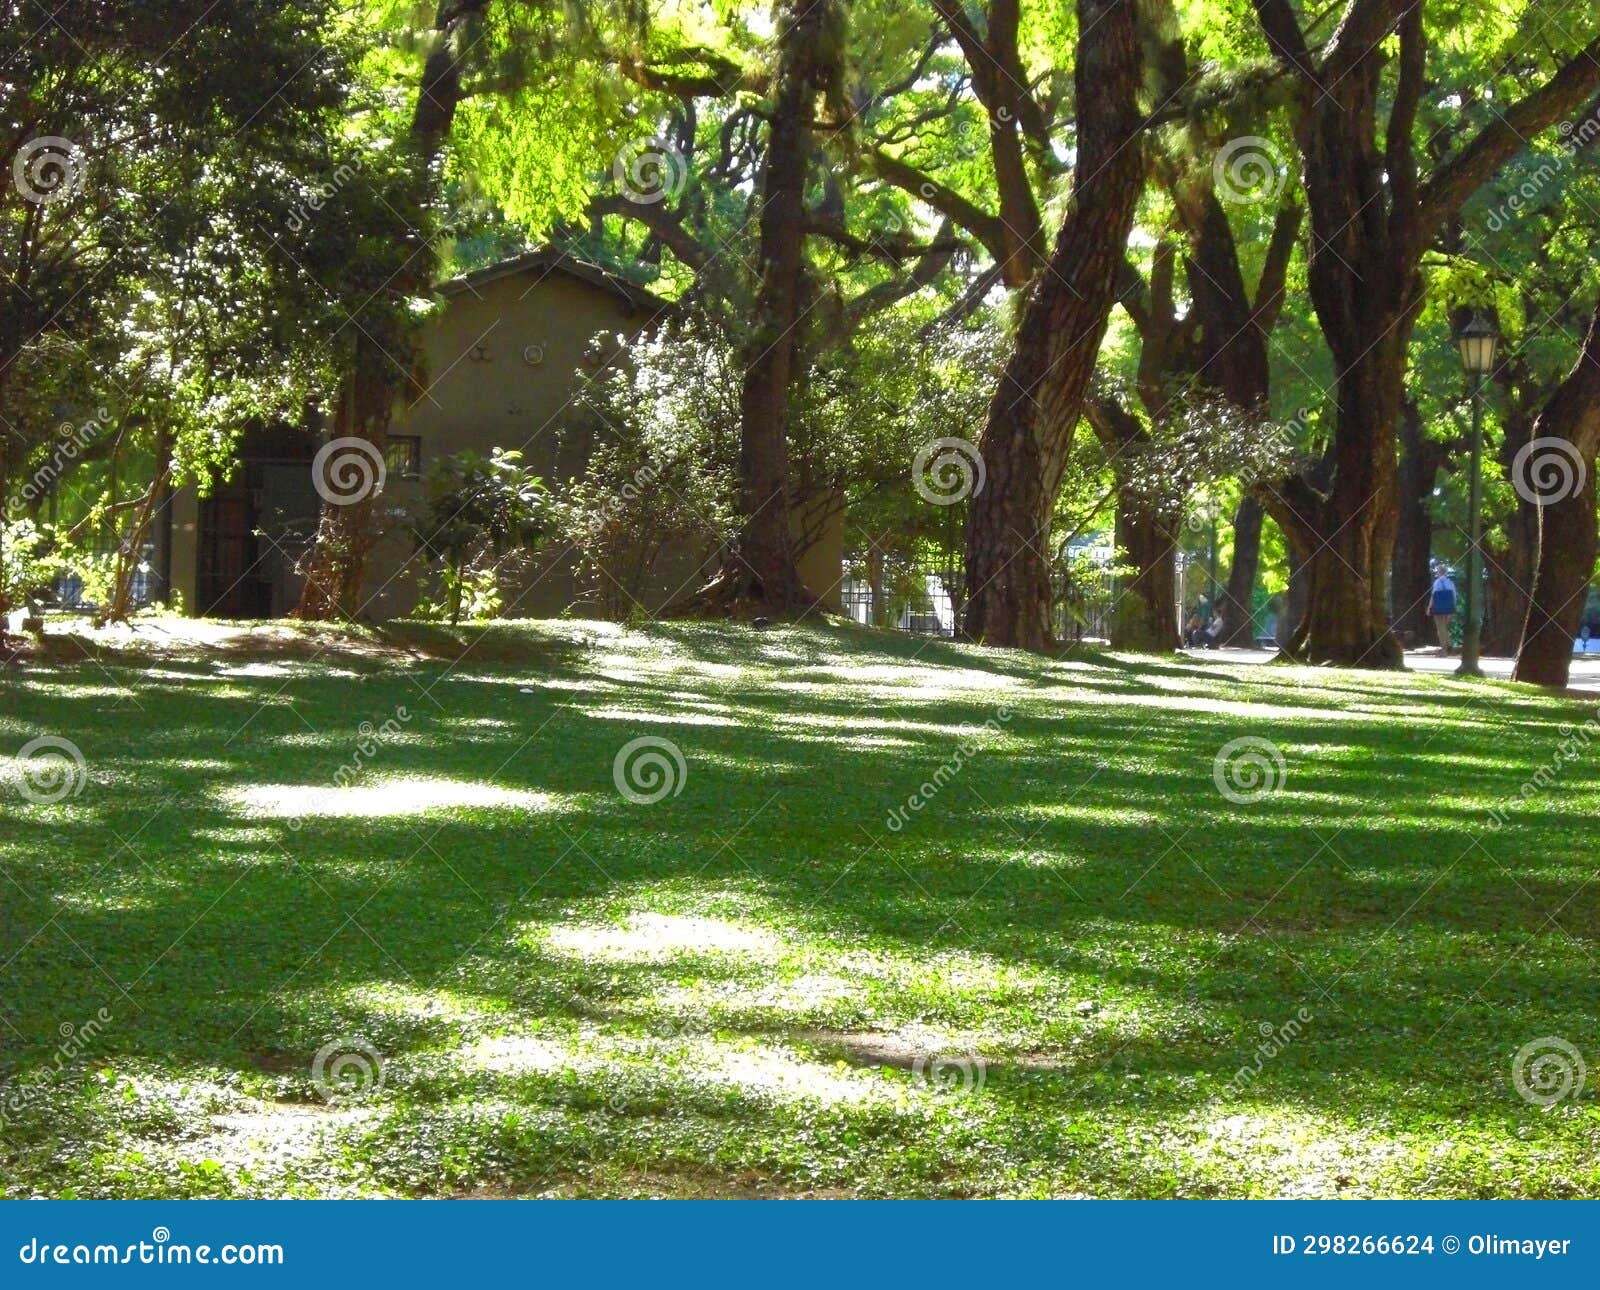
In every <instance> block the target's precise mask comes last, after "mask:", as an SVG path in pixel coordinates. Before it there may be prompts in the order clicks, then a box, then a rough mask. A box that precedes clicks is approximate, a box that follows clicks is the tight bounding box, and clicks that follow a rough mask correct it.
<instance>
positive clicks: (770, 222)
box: [723, 0, 843, 614]
mask: <svg viewBox="0 0 1600 1290" xmlns="http://www.w3.org/2000/svg"><path fill="white" fill-rule="evenodd" d="M842 19H843V11H842V9H841V7H840V5H839V4H838V3H837V2H836V0H814V3H811V4H810V5H809V6H805V7H801V6H799V5H796V6H793V7H791V8H788V9H786V10H784V11H783V12H782V13H780V15H779V19H778V23H779V33H780V34H779V54H778V78H777V89H776V102H775V103H774V104H773V110H772V116H771V119H770V121H769V134H768V140H767V156H766V162H765V164H764V166H763V167H762V174H761V219H760V274H761V285H760V290H759V294H758V296H757V300H756V320H757V321H756V327H755V332H754V335H753V336H752V338H751V340H750V345H749V349H748V352H747V355H746V366H745V372H744V386H743V389H742V391H741V394H740V405H739V408H740V423H741V425H740V444H739V505H740V510H741V513H742V515H743V518H744V527H743V529H742V530H741V532H740V535H739V543H738V550H737V552H736V554H735V560H736V564H735V565H734V567H733V568H731V569H729V570H726V571H725V572H724V574H723V579H724V580H726V581H730V582H731V583H732V585H733V587H735V588H737V592H736V594H734V595H733V596H732V599H734V600H748V601H754V602H755V603H757V604H759V605H760V606H762V607H764V608H765V609H766V610H767V611H769V612H772V613H777V614H788V613H793V612H796V611H800V610H804V609H807V608H809V607H810V606H811V605H812V603H813V602H814V599H815V598H814V597H813V596H812V595H811V594H810V593H809V592H808V591H807V590H806V588H805V586H804V584H803V583H802V582H801V581H800V574H799V572H798V570H797V569H796V567H795V553H794V547H793V541H792V538H791V535H790V529H789V441H788V434H787V425H788V409H789V391H790V386H791V384H792V383H793V380H794V375H795V366H796V358H797V353H798V349H799V336H798V334H797V333H798V330H799V327H800V314H801V294H802V291H803V290H804V274H805V237H806V234H805V188H806V171H807V167H808V164H809V161H810V155H811V152H812V128H811V120H812V115H813V113H814V111H815V104H816V101H817V98H818V96H819V95H820V94H822V93H823V92H824V91H826V90H827V89H828V88H829V87H831V86H832V85H833V84H834V82H835V81H836V80H837V78H838V75H839V68H840V59H841V58H842V56H843V33H842V30H841V26H842Z"/></svg>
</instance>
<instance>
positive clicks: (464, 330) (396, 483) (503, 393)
mask: <svg viewBox="0 0 1600 1290" xmlns="http://www.w3.org/2000/svg"><path fill="white" fill-rule="evenodd" d="M653 318H654V315H653V314H652V313H650V312H648V311H646V310H644V309H641V308H639V307H638V306H636V305H634V304H632V303H630V302H629V301H626V300H623V299H621V298H620V297H618V296H617V295H616V294H614V293H612V292H610V291H607V290H606V289H605V288H603V287H600V286H597V285H595V284H593V283H590V282H587V281H584V280H583V279H580V278H576V277H573V276H571V275H570V274H567V273H564V272H560V271H540V270H530V271H526V272H520V273H515V274H508V275H506V276H504V277H501V278H496V279H494V280H493V281H490V282H486V283H482V284H481V285H478V286H476V287H468V288H465V289H458V290H456V292H455V294H453V295H452V297H451V299H450V301H449V303H448V305H447V306H446V307H445V308H444V310H443V311H442V312H441V313H439V314H438V315H437V316H436V317H434V318H433V319H432V320H431V321H430V322H429V324H428V327H427V328H426V330H425V332H424V336H423V356H424V364H425V366H424V374H425V378H426V380H427V382H428V387H427V392H426V393H425V394H424V395H423V396H422V397H421V398H419V399H418V400H417V401H416V402H415V403H413V404H412V405H411V406H410V407H409V408H406V409H405V410H404V411H402V412H400V413H399V414H398V415H397V416H396V417H395V419H394V422H393V424H392V425H391V426H390V433H391V435H415V436H417V437H418V438H419V439H420V440H421V450H422V463H421V464H422V473H423V474H426V473H427V469H428V466H429V464H430V463H431V462H433V461H434V460H436V459H437V458H439V457H441V456H451V455H453V454H455V453H458V452H463V451H466V450H468V449H470V450H472V451H474V452H480V453H483V454H485V455H487V454H488V452H489V451H490V450H491V449H492V448H515V449H518V450H519V451H521V453H522V459H523V464H524V465H526V466H529V467H531V468H532V469H533V471H534V472H535V473H536V474H538V475H540V476H541V477H542V478H543V479H544V481H545V484H546V485H547V486H549V487H551V488H552V489H556V488H559V486H560V485H561V484H562V483H564V482H567V481H569V480H571V479H573V478H574V477H575V476H576V475H577V474H579V473H580V472H581V471H582V469H583V465H584V462H585V461H586V460H587V459H588V453H589V444H588V441H587V439H586V438H584V437H582V436H581V435H580V434H578V433H577V432H576V430H575V428H574V427H573V426H572V425H571V424H570V422H571V416H570V413H571V397H572V391H573V388H574V373H575V372H576V371H577V370H578V368H579V367H580V366H585V365H586V366H588V367H589V368H590V369H591V370H593V369H595V368H596V367H597V366H598V365H597V364H596V363H595V362H593V361H592V360H591V361H588V362H587V363H586V360H588V359H589V358H590V355H591V352H592V351H591V347H592V343H593V342H595V341H596V338H608V339H607V341H606V343H605V344H604V353H605V355H606V356H607V357H611V356H614V355H615V354H616V353H617V351H618V349H619V348H620V347H622V346H624V345H625V344H626V342H627V341H628V340H630V339H631V338H632V337H633V336H635V335H636V334H637V333H638V332H639V331H640V330H641V329H642V328H644V327H645V326H647V325H648V324H649V323H650V322H652V321H653ZM385 491H386V495H387V496H388V497H389V498H390V499H391V501H390V504H391V505H407V504H409V503H412V502H414V501H416V500H417V499H418V498H420V496H421V494H422V486H421V483H420V481H419V480H403V479H395V478H393V477H392V476H391V478H390V480H389V483H388V485H387V487H386V490H385ZM417 563H418V562H417V560H416V559H415V557H414V554H413V549H412V544H411V542H410V540H409V538H408V537H407V536H406V535H405V534H404V533H403V532H401V531H395V532H392V533H389V534H387V535H386V536H384V537H382V538H380V539H379V541H378V543H377V545H376V546H375V547H374V549H373V553H372V559H371V561H370V562H369V564H368V567H367V582H366V585H365V587H364V589H363V594H364V596H365V597H366V598H367V600H368V612H369V613H371V614H372V616H374V617H377V618H397V617H403V616H405V615H406V614H409V613H410V612H411V611H412V610H413V609H414V608H415V607H416V603H417V599H418V594H419V586H418V581H417V578H416V573H417ZM578 594H579V587H578V585H577V580H576V577H575V569H574V562H573V560H572V559H571V558H570V557H565V556H561V555H559V554H557V555H555V556H553V557H552V558H549V559H545V560H542V561H541V562H540V563H539V564H538V565H536V566H535V568H534V569H533V570H532V571H531V572H530V573H529V575H528V576H527V577H526V578H525V579H523V580H522V581H521V583H520V585H512V586H509V587H508V588H507V589H506V605H505V611H504V612H505V613H506V615H507V616H508V617H518V618H544V617H549V616H551V615H554V614H559V613H561V612H562V611H563V610H565V609H567V608H569V607H570V606H572V605H573V603H574V601H575V600H576V599H577V597H578Z"/></svg>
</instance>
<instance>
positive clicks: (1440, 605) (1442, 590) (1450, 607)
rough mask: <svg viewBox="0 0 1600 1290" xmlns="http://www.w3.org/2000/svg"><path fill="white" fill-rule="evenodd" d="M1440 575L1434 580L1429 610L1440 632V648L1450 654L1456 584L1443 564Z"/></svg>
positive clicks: (1454, 614) (1439, 569)
mask: <svg viewBox="0 0 1600 1290" xmlns="http://www.w3.org/2000/svg"><path fill="white" fill-rule="evenodd" d="M1438 575H1439V576H1438V577H1436V578H1435V579H1434V580H1433V601H1432V604H1431V606H1430V608H1429V612H1430V613H1432V615H1433V625H1434V628H1435V629H1436V630H1437V631H1438V633H1439V648H1440V649H1441V650H1442V651H1443V652H1444V653H1445V654H1447V655H1448V654H1449V653H1450V624H1451V623H1452V622H1454V621H1455V616H1456V584H1455V579H1453V578H1452V577H1451V576H1450V570H1449V569H1447V568H1445V567H1444V566H1443V565H1441V566H1439V568H1438Z"/></svg>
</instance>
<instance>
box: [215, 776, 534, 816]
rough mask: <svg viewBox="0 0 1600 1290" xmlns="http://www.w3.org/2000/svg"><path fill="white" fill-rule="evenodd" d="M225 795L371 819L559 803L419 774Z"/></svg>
mask: <svg viewBox="0 0 1600 1290" xmlns="http://www.w3.org/2000/svg"><path fill="white" fill-rule="evenodd" d="M222 800H223V801H224V802H226V803H227V804H228V805H229V806H234V807H243V808H244V810H245V812H246V813H247V814H250V815H260V816H266V817H268V818H271V819H309V818H328V819H336V818H342V819H371V818H373V817H378V816H386V815H420V814H422V813H423V812H426V811H434V810H441V809H452V808H455V809H460V808H466V807H473V808H505V809H514V810H519V811H548V810H550V809H552V807H553V806H554V804H555V799H554V798H552V797H551V796H550V795H549V794H547V793H527V792H516V791H514V790H512V789H507V788H500V787H498V786H496V785H493V784H477V783H472V782H469V781H465V780H448V779H422V778H416V777H410V778H406V779H391V780H385V781H383V782H381V783H378V784H372V785H351V786H349V787H347V788H336V787H326V788H325V787H320V786H312V785H305V784H252V785H250V786H248V787H244V788H234V789H229V790H228V791H227V792H225V793H224V794H223V795H222Z"/></svg>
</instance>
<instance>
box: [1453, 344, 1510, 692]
mask: <svg viewBox="0 0 1600 1290" xmlns="http://www.w3.org/2000/svg"><path fill="white" fill-rule="evenodd" d="M1456 345H1457V346H1458V347H1459V348H1460V350H1461V366H1462V367H1463V368H1464V369H1465V370H1466V373H1467V380H1468V381H1469V382H1470V384H1471V391H1472V469H1471V473H1470V475H1469V476H1468V486H1467V511H1468V517H1467V524H1468V533H1469V536H1468V541H1467V587H1466V597H1467V601H1466V618H1465V620H1464V621H1463V623H1462V632H1461V666H1460V668H1459V669H1457V673H1456V674H1457V675H1458V676H1482V675H1483V670H1482V668H1481V667H1479V665H1478V649H1479V642H1480V640H1481V638H1482V632H1483V623H1482V619H1483V614H1482V609H1481V606H1480V605H1479V603H1478V601H1479V600H1480V599H1481V596H1480V594H1479V593H1480V592H1481V590H1482V582H1483V553H1482V542H1483V387H1484V384H1485V382H1487V381H1488V379H1489V373H1490V372H1492V371H1494V358H1495V351H1496V350H1497V349H1498V348H1499V346H1500V332H1499V330H1498V329H1497V328H1496V327H1495V325H1494V322H1493V320H1492V319H1490V318H1487V317H1485V316H1484V315H1483V314H1481V313H1474V314H1473V315H1472V317H1471V319H1470V320H1469V321H1468V322H1467V323H1466V325H1465V326H1464V327H1462V328H1461V330H1460V331H1459V332H1458V333H1457V334H1456Z"/></svg>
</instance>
